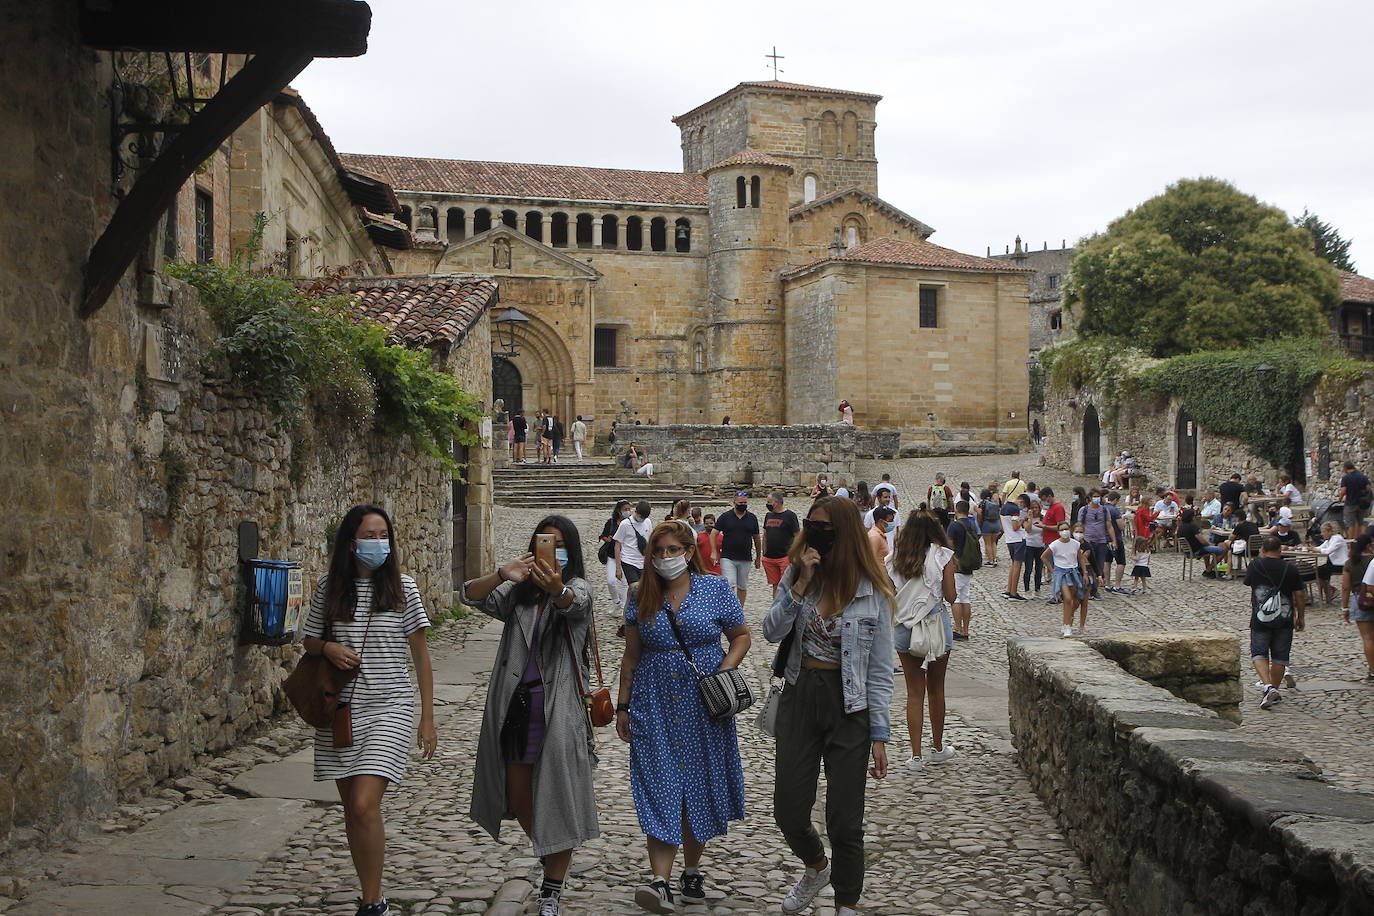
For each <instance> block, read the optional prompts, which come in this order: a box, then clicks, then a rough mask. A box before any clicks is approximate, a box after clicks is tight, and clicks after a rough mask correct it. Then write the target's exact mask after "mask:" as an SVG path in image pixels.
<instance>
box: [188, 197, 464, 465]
mask: <svg viewBox="0 0 1374 916" xmlns="http://www.w3.org/2000/svg"><path fill="white" fill-rule="evenodd" d="M265 226H266V218H265V217H264V216H263V215H262V214H258V218H257V220H256V222H255V226H254V231H253V233H252V235H251V236H250V238H249V241H248V243H247V244H246V245H245V246H244V247H243V248H241V249H239V250H237V251H236V252H235V253H234V256H233V257H232V259H231V260H230V261H229V263H228V264H218V263H214V262H212V263H210V264H196V263H191V262H188V261H177V262H175V263H173V264H170V265H168V267H167V272H168V273H169V274H171V275H172V276H174V277H177V278H178V279H181V280H185V281H186V282H187V283H189V284H190V285H191V286H193V287H195V289H196V291H197V292H198V293H199V294H200V302H201V305H202V306H204V308H205V309H206V311H207V312H209V314H210V317H211V318H213V319H214V321H215V324H216V325H217V326H218V328H219V330H220V335H221V336H220V337H219V339H218V340H217V341H216V342H215V346H214V350H213V351H212V355H213V356H214V357H215V358H218V359H222V360H223V361H224V362H225V364H226V365H227V367H228V369H229V371H230V373H231V374H232V375H233V377H234V379H235V380H236V381H237V382H238V383H239V384H241V385H242V386H243V387H244V389H245V390H246V391H248V392H250V393H251V394H252V395H253V396H254V397H256V398H257V399H258V400H259V401H261V402H262V403H263V405H264V406H265V407H267V408H268V409H269V410H270V411H271V412H272V414H273V415H274V416H275V417H277V419H278V421H279V423H280V424H281V425H282V426H284V427H287V426H291V425H293V424H294V423H296V422H297V421H298V420H299V418H300V416H301V413H302V411H303V410H304V409H305V407H306V405H307V404H308V403H313V404H314V406H316V407H317V408H319V409H320V411H321V412H322V413H324V414H327V415H329V416H331V417H334V418H337V419H339V420H341V421H343V422H352V423H356V424H362V423H371V424H373V425H374V426H375V428H376V429H377V430H378V432H380V433H382V434H383V435H387V436H394V437H399V438H409V439H410V440H411V441H412V442H414V443H415V446H416V447H417V448H418V449H419V450H420V451H421V452H422V453H424V454H426V455H430V456H432V457H434V458H437V459H439V460H440V461H441V462H443V464H444V465H445V466H446V467H448V468H450V469H451V470H453V471H457V470H458V466H457V463H456V462H455V461H454V459H453V453H452V443H454V442H457V443H459V444H462V445H472V444H475V443H476V441H477V437H476V433H475V432H474V426H475V425H476V424H477V423H478V422H479V421H480V420H481V419H482V412H481V410H480V409H479V401H478V399H477V398H476V397H475V396H474V395H472V394H469V393H468V392H466V391H464V390H463V389H462V387H461V386H460V385H459V384H458V381H457V380H456V379H454V378H453V377H452V376H451V375H448V374H446V373H444V372H441V371H439V370H437V369H435V368H433V366H432V365H431V364H430V354H429V353H428V352H427V351H416V350H411V349H408V348H406V347H402V346H398V345H395V344H390V343H387V340H386V330H385V328H383V327H382V326H381V325H379V324H377V323H376V322H373V321H370V320H367V319H366V318H363V317H361V316H359V315H358V313H357V310H356V308H355V307H354V301H353V299H352V297H350V296H346V295H328V296H312V295H309V294H308V293H307V292H306V291H304V290H302V289H300V288H299V287H298V286H296V285H295V284H294V283H292V282H290V281H288V280H286V279H283V278H282V277H279V276H273V275H272V274H271V273H270V272H269V271H264V270H257V269H254V268H253V267H251V265H252V264H254V263H255V261H256V259H257V254H258V252H259V249H260V247H261V244H262V234H263V228H264V227H265Z"/></svg>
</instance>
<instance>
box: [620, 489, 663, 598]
mask: <svg viewBox="0 0 1374 916" xmlns="http://www.w3.org/2000/svg"><path fill="white" fill-rule="evenodd" d="M652 512H653V506H651V505H649V503H648V501H647V500H640V501H639V504H638V505H636V506H635V511H634V515H631V516H630V517H629V518H627V519H624V520H622V521H621V523H620V527H618V528H616V529H615V536H614V537H613V538H612V541H614V543H615V577H616V578H617V579H619V580H620V581H622V582H624V583H625V584H626V585H627V586H629V585H634V584H635V583H636V582H638V581H639V577H640V576H641V575H642V574H643V573H644V551H643V550H641V549H640V547H639V541H640V538H643V539H644V544H645V546H648V543H649V535H650V534H652V533H653V530H654V523H653V522H652V521H651V520H650V519H649V515H650V513H652Z"/></svg>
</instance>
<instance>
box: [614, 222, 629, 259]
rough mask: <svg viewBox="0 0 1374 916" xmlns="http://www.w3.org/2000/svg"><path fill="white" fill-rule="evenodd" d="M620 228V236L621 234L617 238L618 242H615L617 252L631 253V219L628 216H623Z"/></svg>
mask: <svg viewBox="0 0 1374 916" xmlns="http://www.w3.org/2000/svg"><path fill="white" fill-rule="evenodd" d="M618 228H619V229H620V234H619V235H618V236H616V240H615V250H616V251H629V250H630V218H629V217H628V216H623V217H621V218H620V225H619V227H618Z"/></svg>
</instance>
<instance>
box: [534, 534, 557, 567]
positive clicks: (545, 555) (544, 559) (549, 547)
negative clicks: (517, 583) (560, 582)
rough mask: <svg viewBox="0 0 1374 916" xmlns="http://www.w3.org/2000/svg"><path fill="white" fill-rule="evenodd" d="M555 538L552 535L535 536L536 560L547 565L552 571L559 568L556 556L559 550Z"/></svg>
mask: <svg viewBox="0 0 1374 916" xmlns="http://www.w3.org/2000/svg"><path fill="white" fill-rule="evenodd" d="M556 540H557V538H555V537H554V536H553V535H552V534H536V535H535V536H534V559H535V561H536V562H539V563H546V564H548V567H549V568H550V569H557V568H558V559H557V557H556V556H555V554H554V550H555V549H557V545H556V544H555V541H556Z"/></svg>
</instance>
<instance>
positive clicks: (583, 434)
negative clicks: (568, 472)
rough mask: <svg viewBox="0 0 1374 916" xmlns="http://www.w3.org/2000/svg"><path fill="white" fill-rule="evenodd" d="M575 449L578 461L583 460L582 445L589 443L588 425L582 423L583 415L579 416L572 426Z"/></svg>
mask: <svg viewBox="0 0 1374 916" xmlns="http://www.w3.org/2000/svg"><path fill="white" fill-rule="evenodd" d="M572 440H573V449H574V450H575V451H576V452H577V460H578V461H581V460H582V443H583V442H586V441H587V424H586V423H583V422H582V414H578V415H577V419H576V420H574V421H573V425H572Z"/></svg>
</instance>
